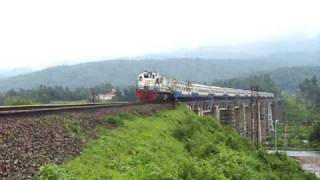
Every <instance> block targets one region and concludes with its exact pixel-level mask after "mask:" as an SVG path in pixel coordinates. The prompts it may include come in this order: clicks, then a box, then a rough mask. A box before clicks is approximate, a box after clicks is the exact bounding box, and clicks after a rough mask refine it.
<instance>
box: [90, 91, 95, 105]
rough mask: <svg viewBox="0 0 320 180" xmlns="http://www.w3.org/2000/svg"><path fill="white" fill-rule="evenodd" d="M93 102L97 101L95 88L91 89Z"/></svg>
mask: <svg viewBox="0 0 320 180" xmlns="http://www.w3.org/2000/svg"><path fill="white" fill-rule="evenodd" d="M91 96H92V97H91V102H93V103H94V101H95V99H94V98H95V92H94V88H91Z"/></svg>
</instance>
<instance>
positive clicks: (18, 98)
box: [0, 83, 136, 106]
mask: <svg viewBox="0 0 320 180" xmlns="http://www.w3.org/2000/svg"><path fill="white" fill-rule="evenodd" d="M113 89H115V91H116V93H115V94H116V96H115V97H114V98H113V99H112V100H113V101H136V97H135V87H133V86H129V87H126V88H121V89H120V88H116V87H113V86H112V85H111V84H109V83H104V84H101V85H98V86H94V87H92V88H76V89H74V90H72V89H70V88H68V87H61V86H54V87H48V86H44V85H41V86H39V87H38V88H33V89H19V90H10V91H8V92H6V93H2V94H0V105H7V106H9V105H31V104H49V103H52V102H76V101H82V102H83V101H84V102H86V101H87V102H89V101H91V102H92V101H98V99H97V98H96V97H95V96H97V95H98V94H99V93H103V92H110V91H112V90H113ZM93 97H94V98H93Z"/></svg>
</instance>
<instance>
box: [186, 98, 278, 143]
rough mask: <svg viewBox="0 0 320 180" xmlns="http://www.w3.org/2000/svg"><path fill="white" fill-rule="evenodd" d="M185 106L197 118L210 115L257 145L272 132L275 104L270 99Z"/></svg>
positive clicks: (199, 102)
mask: <svg viewBox="0 0 320 180" xmlns="http://www.w3.org/2000/svg"><path fill="white" fill-rule="evenodd" d="M187 104H188V107H189V108H190V109H192V110H193V111H195V112H196V113H197V114H198V115H199V116H204V115H211V116H213V117H214V118H215V119H217V121H219V122H220V123H221V124H224V125H228V126H230V127H232V128H234V129H235V130H236V131H237V132H238V133H239V134H240V135H241V136H243V137H246V138H249V139H251V140H252V141H253V142H254V143H258V144H259V143H261V142H263V141H265V140H267V138H268V135H270V133H271V131H272V130H273V118H274V117H276V112H275V109H276V104H277V103H276V102H275V101H274V100H270V99H259V101H258V100H256V101H253V100H251V101H250V100H237V101H234V100H233V101H231V100H219V101H215V100H207V101H194V102H188V103H187Z"/></svg>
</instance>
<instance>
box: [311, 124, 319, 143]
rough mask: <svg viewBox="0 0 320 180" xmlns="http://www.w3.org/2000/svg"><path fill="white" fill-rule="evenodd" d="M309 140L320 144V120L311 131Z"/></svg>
mask: <svg viewBox="0 0 320 180" xmlns="http://www.w3.org/2000/svg"><path fill="white" fill-rule="evenodd" d="M309 140H310V141H311V142H315V143H318V144H320V122H317V123H316V124H315V125H314V126H313V129H312V131H311V133H310V136H309Z"/></svg>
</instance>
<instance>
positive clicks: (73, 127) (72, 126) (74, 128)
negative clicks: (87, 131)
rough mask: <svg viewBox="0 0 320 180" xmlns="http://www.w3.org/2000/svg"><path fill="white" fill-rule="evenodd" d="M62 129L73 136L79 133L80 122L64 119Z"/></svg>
mask: <svg viewBox="0 0 320 180" xmlns="http://www.w3.org/2000/svg"><path fill="white" fill-rule="evenodd" d="M64 127H65V128H66V129H67V130H69V131H70V132H71V133H72V134H74V135H79V134H80V133H81V126H80V121H79V120H78V119H69V118H66V119H64Z"/></svg>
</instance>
